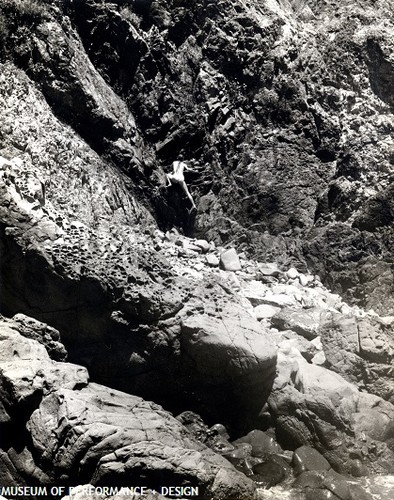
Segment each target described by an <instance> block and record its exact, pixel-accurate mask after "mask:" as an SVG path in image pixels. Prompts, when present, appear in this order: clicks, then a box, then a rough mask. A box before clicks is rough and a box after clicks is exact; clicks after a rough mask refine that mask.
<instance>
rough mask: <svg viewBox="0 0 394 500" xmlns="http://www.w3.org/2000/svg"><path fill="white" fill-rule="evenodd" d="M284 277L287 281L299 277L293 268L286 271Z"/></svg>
mask: <svg viewBox="0 0 394 500" xmlns="http://www.w3.org/2000/svg"><path fill="white" fill-rule="evenodd" d="M285 275H286V276H287V277H288V278H289V279H291V280H295V279H296V278H297V277H298V276H299V272H298V271H297V269H295V268H294V267H291V268H290V269H289V270H288V271H286V273H285Z"/></svg>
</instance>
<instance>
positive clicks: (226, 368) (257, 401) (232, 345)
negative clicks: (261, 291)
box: [181, 302, 276, 426]
mask: <svg viewBox="0 0 394 500" xmlns="http://www.w3.org/2000/svg"><path fill="white" fill-rule="evenodd" d="M181 346H182V356H183V357H184V358H185V364H187V365H189V366H190V369H191V372H190V377H191V378H192V379H195V380H196V381H197V380H198V381H199V383H198V384H197V383H196V385H199V387H198V389H199V390H201V392H202V393H204V391H208V390H209V392H210V394H211V397H212V400H211V402H212V404H214V405H215V406H216V405H219V406H220V405H222V404H223V405H225V407H226V408H228V410H229V409H230V407H231V406H233V407H234V405H236V408H237V414H238V412H242V411H243V412H244V418H245V419H246V421H244V422H243V423H242V425H244V426H245V425H246V426H247V421H248V420H250V421H252V420H253V419H254V418H256V417H257V415H258V410H259V409H260V408H261V407H262V406H263V404H264V402H265V400H266V398H267V396H268V394H269V391H270V389H271V387H272V382H273V378H274V375H275V370H276V347H275V346H274V344H273V342H272V340H271V339H270V336H269V333H268V331H265V330H264V329H263V328H262V326H261V325H260V324H259V323H258V322H257V321H256V319H254V318H253V317H252V316H251V315H250V314H249V313H248V312H247V311H246V310H245V309H244V308H243V307H242V306H241V305H239V304H237V303H236V302H224V303H223V304H222V307H221V310H220V312H219V313H216V314H210V313H209V312H206V313H199V314H189V315H187V316H186V317H184V318H183V319H182V323H181ZM239 424H241V422H239V423H238V425H239Z"/></svg>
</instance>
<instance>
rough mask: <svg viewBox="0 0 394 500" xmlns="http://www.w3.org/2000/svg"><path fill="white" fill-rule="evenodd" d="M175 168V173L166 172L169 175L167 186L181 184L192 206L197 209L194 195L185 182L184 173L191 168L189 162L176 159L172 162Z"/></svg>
mask: <svg viewBox="0 0 394 500" xmlns="http://www.w3.org/2000/svg"><path fill="white" fill-rule="evenodd" d="M172 168H173V173H172V174H166V177H167V182H168V184H167V186H166V187H170V186H172V183H175V184H179V186H181V188H182V189H183V191H184V192H185V193H186V196H187V197H188V198H189V200H190V202H191V204H192V207H193V208H194V209H195V210H197V207H196V204H195V203H194V200H193V197H192V195H191V194H190V191H189V189H188V187H187V185H186V182H185V176H184V175H183V172H184V170H191V169H190V168H189V167H188V166H187V163H186V162H184V161H182V160H175V161H174V162H173V164H172Z"/></svg>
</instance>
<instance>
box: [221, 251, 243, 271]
mask: <svg viewBox="0 0 394 500" xmlns="http://www.w3.org/2000/svg"><path fill="white" fill-rule="evenodd" d="M220 268H221V269H223V270H224V271H240V270H241V263H240V261H239V257H238V255H237V252H236V250H235V249H234V248H229V249H228V250H225V251H224V252H222V253H221V254H220Z"/></svg>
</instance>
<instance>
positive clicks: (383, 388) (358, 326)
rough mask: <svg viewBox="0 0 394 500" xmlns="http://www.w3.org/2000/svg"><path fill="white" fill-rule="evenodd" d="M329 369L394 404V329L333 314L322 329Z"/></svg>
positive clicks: (369, 319)
mask: <svg viewBox="0 0 394 500" xmlns="http://www.w3.org/2000/svg"><path fill="white" fill-rule="evenodd" d="M321 335H322V337H321V338H322V343H323V349H324V353H325V357H326V360H327V363H328V366H329V367H330V368H331V369H332V370H334V371H337V372H338V373H341V374H343V375H344V376H345V377H346V378H347V379H348V380H350V381H352V382H355V383H357V384H358V385H359V386H360V387H366V388H367V389H368V391H369V392H372V393H373V394H377V395H378V396H381V397H383V398H384V399H387V400H388V401H391V402H393V397H394V396H393V394H394V386H393V382H392V376H391V368H390V367H391V360H392V356H393V352H394V350H393V349H394V346H393V340H392V325H391V324H385V322H384V321H381V320H380V319H379V318H374V317H364V318H357V317H355V316H348V317H343V316H342V315H340V314H333V315H332V317H331V318H330V320H327V321H326V322H324V323H323V325H322V330H321Z"/></svg>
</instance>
